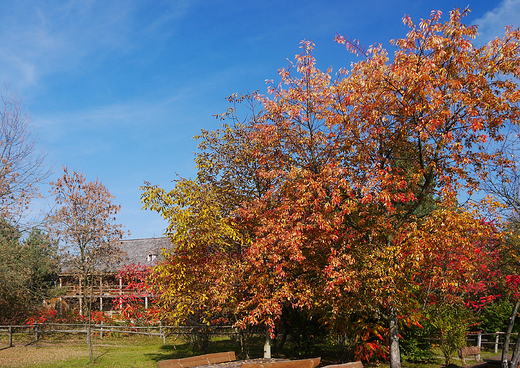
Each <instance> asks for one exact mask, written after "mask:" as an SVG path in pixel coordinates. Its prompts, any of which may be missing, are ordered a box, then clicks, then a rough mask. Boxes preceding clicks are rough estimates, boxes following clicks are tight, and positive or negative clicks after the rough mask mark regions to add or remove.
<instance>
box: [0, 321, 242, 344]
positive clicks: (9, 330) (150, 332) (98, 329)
mask: <svg viewBox="0 0 520 368" xmlns="http://www.w3.org/2000/svg"><path fill="white" fill-rule="evenodd" d="M199 329H200V327H199V326H163V325H160V324H159V325H148V326H128V325H106V324H103V323H100V324H91V326H90V331H91V333H98V334H99V337H100V338H101V339H103V336H104V335H105V334H107V333H120V334H136V335H146V336H158V337H161V338H162V341H163V345H165V344H166V336H172V335H176V338H177V337H178V336H179V335H186V334H196V333H198V331H199ZM87 331H88V326H87V324H70V323H35V324H33V325H6V326H0V335H1V334H8V335H9V347H13V346H14V345H13V336H14V335H15V334H26V335H34V339H35V341H38V340H39V339H40V338H41V337H42V335H45V334H59V333H65V334H86V333H87ZM205 333H208V334H212V335H236V334H237V331H236V330H235V329H234V328H232V327H231V326H219V327H217V328H215V330H214V331H213V332H205Z"/></svg>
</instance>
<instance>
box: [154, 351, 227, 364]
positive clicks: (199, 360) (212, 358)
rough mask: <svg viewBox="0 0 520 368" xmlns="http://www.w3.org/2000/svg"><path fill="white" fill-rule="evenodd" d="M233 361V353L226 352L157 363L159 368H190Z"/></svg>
mask: <svg viewBox="0 0 520 368" xmlns="http://www.w3.org/2000/svg"><path fill="white" fill-rule="evenodd" d="M235 359H236V358H235V352H234V351H227V352H224V353H213V354H204V355H196V356H192V357H188V358H181V359H169V360H161V361H159V362H157V363H158V365H159V368H190V367H196V366H199V365H208V364H217V363H224V362H231V361H233V360H235Z"/></svg>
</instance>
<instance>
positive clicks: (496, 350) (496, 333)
mask: <svg viewBox="0 0 520 368" xmlns="http://www.w3.org/2000/svg"><path fill="white" fill-rule="evenodd" d="M499 338H500V335H499V334H498V331H497V332H495V354H496V353H498V339H499Z"/></svg>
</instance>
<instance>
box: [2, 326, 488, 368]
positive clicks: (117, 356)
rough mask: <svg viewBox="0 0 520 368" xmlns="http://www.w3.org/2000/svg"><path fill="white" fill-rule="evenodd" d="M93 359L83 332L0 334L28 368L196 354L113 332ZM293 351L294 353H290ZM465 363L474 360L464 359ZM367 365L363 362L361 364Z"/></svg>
mask: <svg viewBox="0 0 520 368" xmlns="http://www.w3.org/2000/svg"><path fill="white" fill-rule="evenodd" d="M93 342H94V357H95V362H94V363H93V364H92V365H91V364H89V353H88V348H87V345H86V341H85V336H84V335H65V334H62V335H46V336H44V337H43V338H42V339H41V340H39V341H38V342H37V343H34V336H33V335H32V336H31V335H17V336H15V341H14V344H15V347H13V348H9V347H8V346H7V344H8V341H7V339H6V338H5V335H4V336H1V335H0V367H13V368H15V367H28V368H61V367H63V368H65V367H67V368H69V367H71V368H75V367H99V368H104V367H122V368H130V367H140V368H141V367H142V368H147V367H157V362H158V361H159V360H164V359H176V358H183V357H187V356H193V355H197V354H200V352H195V351H192V350H190V348H189V345H188V344H187V343H186V341H185V340H183V339H182V338H174V337H169V338H167V340H166V343H167V345H163V344H162V339H161V338H159V337H148V336H139V335H130V336H127V335H123V334H114V335H112V336H105V338H104V339H99V337H97V338H94V339H93ZM230 350H234V351H235V352H236V353H237V356H238V353H239V347H238V344H237V343H236V342H234V341H232V340H231V339H230V338H228V337H214V338H213V339H212V340H211V342H210V344H209V351H208V352H218V351H230ZM282 353H283V354H284V356H285V357H287V358H298V357H296V356H292V355H291V351H290V350H289V349H288V350H284V351H283V352H282ZM292 353H293V354H294V352H292ZM316 353H317V355H316V354H313V356H314V355H316V356H321V357H322V365H327V364H332V363H334V360H335V358H334V353H333V352H331V351H327V349H323V350H321V351H319V352H318V351H317V352H316ZM262 355H263V339H262V337H258V338H256V339H255V340H254V341H253V343H252V344H251V347H250V356H251V357H252V358H257V357H261V356H262ZM435 355H436V356H438V357H439V358H438V359H436V360H435V361H433V362H431V363H428V364H426V363H410V362H406V361H404V362H403V367H405V368H440V367H442V366H443V364H444V359H443V358H442V354H441V353H440V351H439V352H435ZM494 355H497V354H495V353H494V352H492V351H489V352H487V351H484V352H483V353H482V357H490V356H494ZM453 362H454V366H453V367H455V366H459V367H460V366H461V361H460V360H459V359H457V358H454V359H453ZM467 363H468V365H473V364H474V363H475V361H474V360H473V359H471V358H469V359H467ZM365 366H367V365H365ZM368 366H369V367H372V368H374V367H377V368H387V367H389V365H388V364H384V363H381V364H379V363H375V364H370V365H368Z"/></svg>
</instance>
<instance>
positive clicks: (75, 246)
mask: <svg viewBox="0 0 520 368" xmlns="http://www.w3.org/2000/svg"><path fill="white" fill-rule="evenodd" d="M63 171H64V174H63V176H62V177H61V178H58V179H57V180H56V181H55V182H53V183H51V186H52V190H51V192H52V193H53V195H54V197H55V200H56V204H57V207H56V209H55V210H54V211H53V212H52V214H51V224H52V227H53V230H54V232H55V234H56V235H57V237H58V239H59V240H60V243H61V245H62V249H63V251H64V256H65V259H66V260H67V263H66V267H68V270H69V271H70V272H75V273H77V275H78V277H80V279H81V280H82V283H81V287H82V290H81V292H82V295H83V310H82V313H83V315H84V316H86V317H87V318H88V330H87V344H88V346H89V352H90V360H91V361H93V353H92V344H91V339H90V337H91V334H90V321H91V312H92V308H91V306H92V294H93V292H92V290H93V278H94V275H95V273H96V272H99V271H102V270H104V269H105V268H110V267H111V266H113V265H114V264H116V263H117V262H118V261H119V260H120V257H121V251H120V249H119V247H118V243H119V241H120V240H121V239H122V237H123V235H124V231H123V230H122V225H118V224H114V221H115V220H116V215H117V213H118V212H119V211H120V209H121V206H118V205H114V204H112V200H113V199H114V197H113V196H112V195H111V194H110V192H109V191H108V189H107V188H106V187H105V186H104V185H103V184H102V183H101V182H99V181H98V180H96V181H93V182H87V181H86V179H85V177H84V176H83V174H82V173H78V172H76V171H73V172H72V174H70V173H69V170H68V168H67V167H64V168H63Z"/></svg>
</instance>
